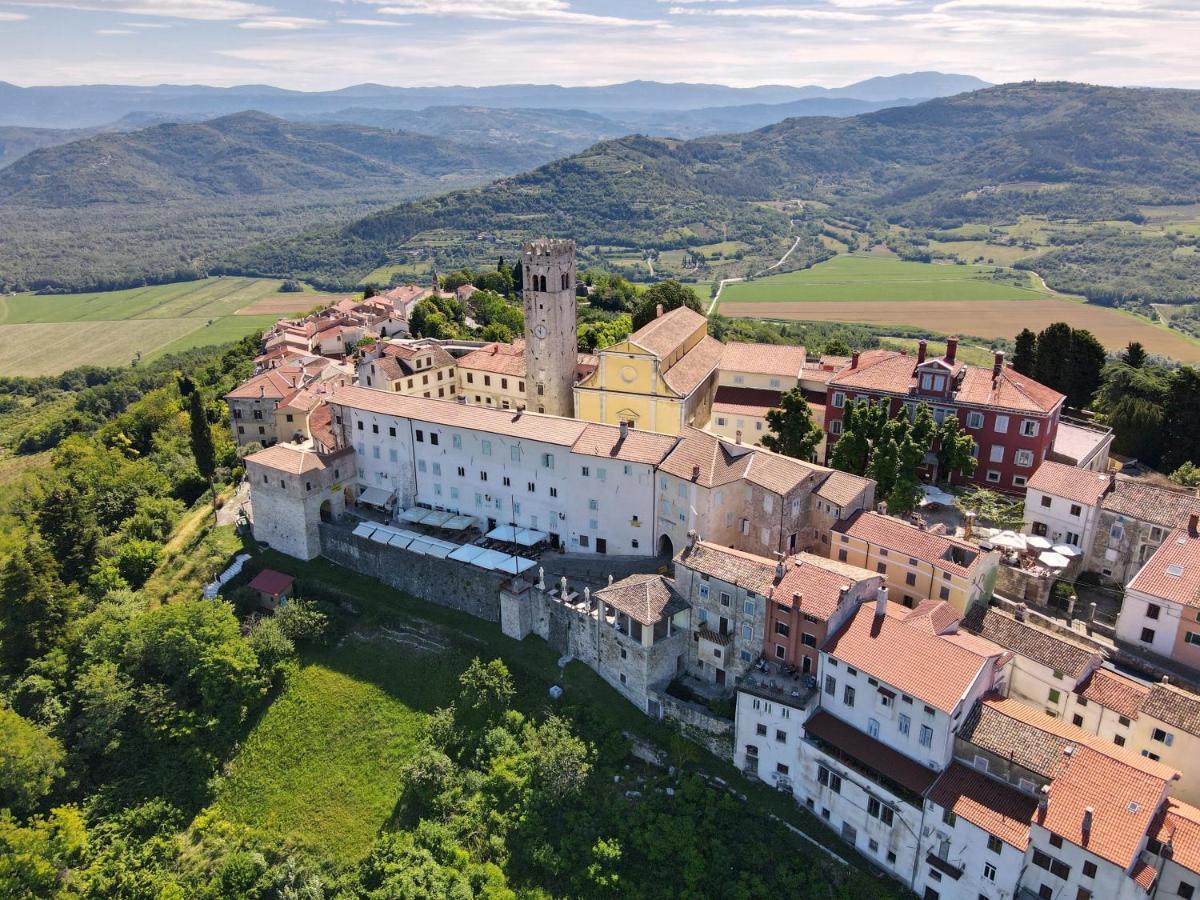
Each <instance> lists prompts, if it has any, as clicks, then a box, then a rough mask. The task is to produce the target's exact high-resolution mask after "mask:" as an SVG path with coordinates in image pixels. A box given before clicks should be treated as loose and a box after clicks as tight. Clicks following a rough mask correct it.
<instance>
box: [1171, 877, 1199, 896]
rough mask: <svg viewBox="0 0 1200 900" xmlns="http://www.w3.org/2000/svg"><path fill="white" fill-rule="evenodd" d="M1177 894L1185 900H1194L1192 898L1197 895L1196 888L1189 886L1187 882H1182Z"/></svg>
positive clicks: (1176, 891)
mask: <svg viewBox="0 0 1200 900" xmlns="http://www.w3.org/2000/svg"><path fill="white" fill-rule="evenodd" d="M1175 893H1176V894H1178V895H1179V896H1180V897H1182V898H1183V900H1192V897H1194V896H1195V895H1196V886H1195V885H1192V884H1188V883H1187V882H1186V881H1181V882H1179V887H1177V888H1175Z"/></svg>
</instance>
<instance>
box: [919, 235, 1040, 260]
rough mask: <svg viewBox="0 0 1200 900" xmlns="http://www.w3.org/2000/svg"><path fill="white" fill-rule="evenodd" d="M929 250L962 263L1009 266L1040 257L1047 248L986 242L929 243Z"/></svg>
mask: <svg viewBox="0 0 1200 900" xmlns="http://www.w3.org/2000/svg"><path fill="white" fill-rule="evenodd" d="M929 249H930V250H933V251H935V252H937V253H946V254H950V255H953V256H957V257H958V258H959V259H961V260H962V261H963V262H967V263H973V262H975V260H977V259H982V260H983V261H984V262H989V263H994V264H996V265H998V266H1011V265H1012V264H1013V263H1015V262H1016V261H1017V260H1018V259H1025V258H1027V257H1030V256H1040V255H1041V254H1043V253H1045V252H1046V251H1047V250H1048V249H1049V248H1048V247H1038V248H1037V249H1034V250H1028V249H1026V248H1025V247H1010V246H1008V245H1006V244H990V243H988V242H987V241H982V240H980V241H930V242H929Z"/></svg>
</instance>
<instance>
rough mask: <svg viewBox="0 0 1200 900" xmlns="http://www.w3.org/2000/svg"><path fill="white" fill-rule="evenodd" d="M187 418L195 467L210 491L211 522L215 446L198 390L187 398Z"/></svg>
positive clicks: (214, 511) (215, 518)
mask: <svg viewBox="0 0 1200 900" xmlns="http://www.w3.org/2000/svg"><path fill="white" fill-rule="evenodd" d="M188 418H189V422H190V425H191V434H192V457H193V458H194V459H195V460H196V468H197V469H198V470H199V471H200V475H201V477H202V478H204V480H205V481H207V482H208V489H209V490H210V491H211V492H212V508H213V522H216V520H217V484H216V482H215V481H214V476H215V475H216V472H217V448H216V445H215V444H214V443H213V436H212V426H211V425H209V424H208V412H207V411H206V410H205V408H204V398H203V397H202V396H201V395H200V392H199V391H193V392H192V395H191V396H190V397H189V398H188Z"/></svg>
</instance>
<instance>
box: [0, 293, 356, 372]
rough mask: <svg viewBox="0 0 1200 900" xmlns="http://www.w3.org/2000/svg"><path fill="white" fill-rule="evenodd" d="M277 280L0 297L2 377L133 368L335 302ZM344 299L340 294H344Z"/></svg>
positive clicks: (235, 336)
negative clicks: (283, 287) (283, 288)
mask: <svg viewBox="0 0 1200 900" xmlns="http://www.w3.org/2000/svg"><path fill="white" fill-rule="evenodd" d="M280 284H281V282H280V281H279V280H278V279H272V278H236V277H219V278H205V279H202V280H200V281H186V282H178V283H175V284H162V285H153V286H149V287H140V288H129V289H127V290H122V291H97V292H92V293H86V294H58V295H39V294H17V295H14V296H8V297H0V375H52V374H56V373H58V372H62V371H64V370H66V369H71V368H74V367H76V366H82V365H97V366H113V365H128V364H130V363H131V362H133V361H134V360H146V359H150V358H152V357H155V356H159V355H161V354H163V353H167V352H173V351H177V350H187V349H190V348H192V347H203V346H209V345H214V344H222V343H226V342H228V341H233V340H237V339H238V338H241V337H244V336H245V335H247V334H250V333H251V332H254V331H260V330H262V329H263V328H265V327H267V326H268V325H270V323H271V322H273V321H275V320H276V319H278V318H279V317H280V316H285V315H299V314H301V313H303V312H306V311H308V310H310V309H312V308H314V307H316V306H320V305H322V304H325V303H328V302H329V301H330V299H332V296H331V295H328V294H317V293H313V292H311V291H307V290H306V291H305V292H303V293H279V286H280ZM338 296H340V295H338Z"/></svg>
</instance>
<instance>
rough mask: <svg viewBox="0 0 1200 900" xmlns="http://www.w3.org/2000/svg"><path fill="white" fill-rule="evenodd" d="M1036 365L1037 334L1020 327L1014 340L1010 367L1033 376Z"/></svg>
mask: <svg viewBox="0 0 1200 900" xmlns="http://www.w3.org/2000/svg"><path fill="white" fill-rule="evenodd" d="M1036 366H1037V335H1036V334H1034V333H1033V332H1032V331H1030V330H1029V329H1028V328H1022V329H1021V333H1020V334H1018V335H1017V339H1016V341H1014V347H1013V358H1012V367H1013V368H1014V369H1016V370H1017V371H1018V372H1020V373H1021V374H1022V375H1029V376H1031V377H1032V376H1033V370H1034V368H1035V367H1036Z"/></svg>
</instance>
